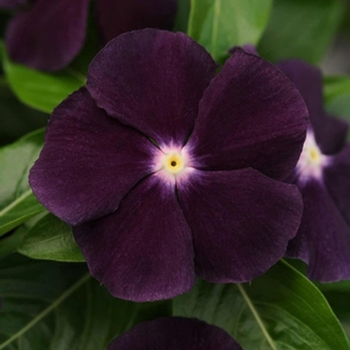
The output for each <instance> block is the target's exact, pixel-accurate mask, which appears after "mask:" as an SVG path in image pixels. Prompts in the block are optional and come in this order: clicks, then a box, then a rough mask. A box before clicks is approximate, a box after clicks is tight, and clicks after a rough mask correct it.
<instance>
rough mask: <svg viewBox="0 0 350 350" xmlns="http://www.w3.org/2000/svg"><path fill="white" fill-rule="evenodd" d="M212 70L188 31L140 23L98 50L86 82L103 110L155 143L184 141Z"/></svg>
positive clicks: (204, 53)
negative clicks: (172, 31) (162, 28)
mask: <svg viewBox="0 0 350 350" xmlns="http://www.w3.org/2000/svg"><path fill="white" fill-rule="evenodd" d="M215 70H216V65H215V63H214V61H213V60H212V58H211V57H210V55H209V54H208V53H207V52H206V51H205V50H204V48H202V47H201V46H200V45H198V44H197V43H196V42H195V41H193V40H192V39H190V38H189V37H188V36H187V35H185V34H183V33H170V32H166V31H160V30H155V29H145V30H141V31H135V32H130V33H125V34H123V35H120V36H119V37H117V38H116V39H114V40H112V41H111V42H110V43H109V44H108V45H107V46H106V47H105V48H104V49H103V50H102V51H100V53H99V54H97V56H96V57H95V59H94V60H93V61H92V63H91V65H90V68H89V72H88V82H87V88H88V90H89V92H90V93H91V95H92V97H93V98H94V99H95V100H96V101H97V104H98V106H99V107H101V108H104V109H105V110H106V111H107V113H108V115H111V116H114V117H116V118H117V119H119V120H120V121H121V122H123V123H125V124H127V125H131V126H133V127H135V128H136V129H138V130H140V131H142V132H144V133H145V134H146V135H147V136H149V137H151V138H153V139H154V140H155V141H156V142H158V143H159V144H163V143H166V144H169V143H171V142H172V141H173V142H175V143H176V144H177V145H183V144H184V143H185V141H186V140H187V138H188V136H189V134H190V132H191V131H192V128H193V125H194V121H195V118H196V116H197V111H198V101H199V100H200V98H201V97H202V94H203V91H204V90H205V88H206V87H207V86H208V84H209V82H210V80H211V79H212V77H213V76H214V75H215Z"/></svg>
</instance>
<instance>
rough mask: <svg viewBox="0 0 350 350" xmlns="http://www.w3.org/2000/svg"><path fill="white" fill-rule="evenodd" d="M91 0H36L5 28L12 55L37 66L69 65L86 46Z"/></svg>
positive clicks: (40, 67) (39, 67)
mask: <svg viewBox="0 0 350 350" xmlns="http://www.w3.org/2000/svg"><path fill="white" fill-rule="evenodd" d="M88 6H89V0H74V1H72V0H55V1H47V0H37V1H36V2H35V4H34V6H33V7H32V8H31V9H30V10H29V11H27V12H23V13H20V14H18V15H17V16H15V18H14V19H13V20H12V21H11V22H10V24H9V26H8V28H7V32H6V46H7V50H8V52H9V55H10V57H11V59H13V60H14V61H17V62H20V63H23V64H25V65H27V66H30V67H32V68H35V69H40V70H45V71H56V70H59V69H62V68H64V67H66V66H67V65H68V64H69V63H70V62H71V61H72V60H73V59H74V58H75V56H76V55H77V54H78V52H79V51H80V49H81V48H82V46H83V43H84V39H85V32H86V22H87V14H88Z"/></svg>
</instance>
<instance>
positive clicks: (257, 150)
mask: <svg viewBox="0 0 350 350" xmlns="http://www.w3.org/2000/svg"><path fill="white" fill-rule="evenodd" d="M307 115H308V113H307V109H306V107H305V104H304V102H303V101H302V98H301V96H300V94H299V92H298V91H297V90H296V88H295V87H294V85H293V84H292V83H291V82H290V81H289V79H287V78H286V77H285V75H284V74H282V73H281V72H280V71H279V70H278V69H276V68H275V67H273V66H272V65H270V64H269V63H268V62H266V61H264V60H263V59H261V58H259V57H257V56H256V55H252V54H248V53H246V52H245V51H243V50H241V49H236V50H235V52H234V53H233V54H232V56H231V58H229V59H228V60H227V61H226V63H225V65H224V67H223V69H222V70H221V72H220V74H219V75H218V76H217V77H216V78H215V79H213V80H212V81H211V83H210V86H209V87H208V88H207V89H206V91H205V93H204V96H203V98H202V99H201V101H200V103H199V113H198V119H197V122H196V126H195V129H194V132H193V134H192V135H191V138H190V140H189V145H188V147H189V149H191V151H192V152H193V154H194V159H195V163H194V164H195V165H194V166H195V167H197V168H201V169H205V170H213V169H215V170H232V169H242V168H246V167H252V168H254V169H257V170H259V171H260V172H262V173H263V174H265V175H267V176H269V177H272V178H274V179H277V180H283V179H284V178H285V177H286V176H288V175H289V174H290V173H291V172H292V171H293V168H294V166H295V165H296V163H297V161H298V158H299V156H300V152H301V149H302V144H303V141H304V139H305V135H306V126H307V122H308V120H307Z"/></svg>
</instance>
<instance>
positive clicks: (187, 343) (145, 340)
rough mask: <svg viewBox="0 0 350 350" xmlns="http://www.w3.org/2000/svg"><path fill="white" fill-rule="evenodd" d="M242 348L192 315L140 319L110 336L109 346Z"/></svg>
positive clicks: (131, 349)
mask: <svg viewBox="0 0 350 350" xmlns="http://www.w3.org/2000/svg"><path fill="white" fill-rule="evenodd" d="M144 349H166V350H179V349H181V350H242V348H241V347H240V345H239V344H238V343H237V342H236V341H235V340H234V339H232V338H231V336H230V335H229V334H228V333H226V332H225V331H224V330H223V329H221V328H219V327H217V326H213V325H210V324H208V323H206V322H204V321H200V320H197V319H192V318H182V317H167V318H159V319H156V320H154V321H148V322H143V323H140V324H139V325H137V326H136V327H134V328H133V329H131V330H130V331H128V332H126V333H124V334H123V335H121V336H120V337H118V338H116V339H114V340H113V342H112V343H111V344H110V345H109V346H108V350H144Z"/></svg>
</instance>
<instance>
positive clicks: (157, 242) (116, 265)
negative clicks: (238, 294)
mask: <svg viewBox="0 0 350 350" xmlns="http://www.w3.org/2000/svg"><path fill="white" fill-rule="evenodd" d="M73 232H74V236H75V239H76V241H77V243H78V245H79V247H80V248H81V249H82V252H83V254H84V256H85V258H86V261H87V263H88V266H89V269H90V271H91V273H92V275H93V276H95V277H96V278H97V279H98V280H99V281H100V282H101V283H103V284H104V285H105V286H106V287H107V289H108V290H109V291H110V293H111V294H113V295H114V296H116V297H119V298H123V299H131V300H134V301H153V300H159V299H166V298H172V297H174V296H176V295H178V294H182V293H185V292H187V291H189V290H190V288H191V287H192V286H193V285H194V283H195V274H194V263H193V260H194V253H193V246H192V236H191V231H190V228H189V226H188V224H187V222H186V220H185V218H184V216H183V213H182V211H181V209H180V207H179V205H178V203H177V200H176V196H175V187H174V186H167V185H164V184H163V183H162V182H161V180H160V179H159V178H158V177H157V176H156V175H153V176H151V177H149V178H148V179H146V180H144V181H142V183H140V184H139V185H138V186H136V187H135V189H134V190H133V191H131V192H130V193H129V194H128V196H127V197H126V198H125V199H124V200H123V202H122V203H121V205H120V208H119V209H118V210H117V211H116V212H115V213H113V214H111V215H109V216H106V217H103V218H101V219H99V220H96V221H91V222H87V223H84V224H82V225H79V226H77V227H75V228H74V229H73Z"/></svg>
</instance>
